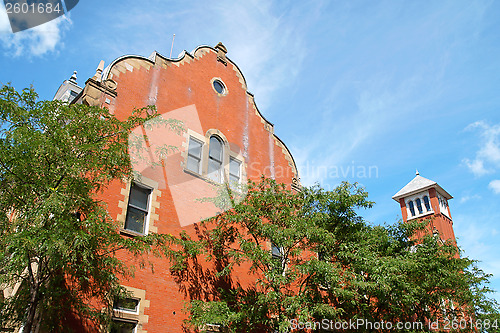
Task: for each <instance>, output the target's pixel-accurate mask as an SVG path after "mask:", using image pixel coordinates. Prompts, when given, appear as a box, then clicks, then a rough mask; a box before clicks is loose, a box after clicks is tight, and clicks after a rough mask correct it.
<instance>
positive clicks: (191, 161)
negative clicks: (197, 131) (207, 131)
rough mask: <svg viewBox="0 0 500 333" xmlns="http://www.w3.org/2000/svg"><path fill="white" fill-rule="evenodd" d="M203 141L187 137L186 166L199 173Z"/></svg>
mask: <svg viewBox="0 0 500 333" xmlns="http://www.w3.org/2000/svg"><path fill="white" fill-rule="evenodd" d="M202 147H203V143H201V142H200V141H198V140H195V139H193V138H190V139H189V148H188V157H187V166H186V168H187V169H188V170H190V171H193V172H196V173H200V167H201V152H202Z"/></svg>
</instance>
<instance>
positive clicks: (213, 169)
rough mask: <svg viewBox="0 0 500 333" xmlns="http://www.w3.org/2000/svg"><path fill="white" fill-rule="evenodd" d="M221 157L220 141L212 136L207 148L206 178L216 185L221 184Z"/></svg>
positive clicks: (221, 147)
mask: <svg viewBox="0 0 500 333" xmlns="http://www.w3.org/2000/svg"><path fill="white" fill-rule="evenodd" d="M222 156H224V155H223V146H222V141H221V139H219V138H218V137H217V136H215V135H212V136H211V137H210V143H209V146H208V178H210V179H211V180H213V181H214V182H217V183H221V182H222Z"/></svg>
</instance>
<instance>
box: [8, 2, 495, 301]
mask: <svg viewBox="0 0 500 333" xmlns="http://www.w3.org/2000/svg"><path fill="white" fill-rule="evenodd" d="M187 4H188V3H186V2H178V1H176V2H172V1H164V0H163V1H160V0H158V1H128V0H122V1H93V0H85V1H80V3H79V4H78V5H77V6H76V7H75V8H74V9H73V10H72V11H71V12H70V13H69V15H68V16H65V17H61V18H59V19H57V20H56V21H51V22H49V23H47V24H45V25H42V26H39V27H36V28H34V29H31V30H28V31H24V32H20V33H16V34H12V33H11V30H10V26H9V24H8V20H7V16H6V14H5V10H4V8H3V7H2V6H0V82H1V83H6V82H11V83H12V84H13V85H14V86H15V87H16V88H18V89H21V88H24V87H27V86H29V85H30V84H33V85H34V87H35V89H36V90H37V92H38V93H39V94H40V96H41V97H42V98H45V99H52V97H53V96H54V93H55V91H56V90H57V88H58V86H59V85H60V84H61V82H62V81H63V80H64V79H67V78H69V77H70V76H71V74H72V72H73V71H74V70H77V71H78V78H79V83H80V84H83V83H84V81H85V80H86V79H87V78H89V77H91V76H92V75H93V74H94V72H95V69H96V67H97V65H98V63H99V61H100V60H101V59H102V60H104V61H105V63H106V64H109V63H110V62H111V61H112V60H113V59H115V58H117V57H119V56H121V55H124V54H139V55H145V56H148V55H149V54H151V52H152V51H154V50H156V51H158V52H160V53H161V54H163V55H166V56H168V55H169V54H170V48H171V43H172V35H173V34H175V44H174V47H173V53H172V55H173V57H177V55H178V54H179V53H180V52H182V51H183V50H188V51H192V50H193V49H195V48H196V46H198V45H211V46H215V45H216V44H217V43H218V42H219V41H222V42H223V43H224V44H225V45H226V47H227V49H228V56H229V57H230V58H231V59H232V60H233V61H235V62H236V63H237V64H238V66H239V67H240V69H241V70H242V71H243V73H244V75H245V77H246V79H247V82H248V87H249V90H250V91H251V92H252V93H254V94H255V98H256V102H257V105H258V107H259V109H260V110H261V112H262V113H263V114H264V115H265V117H266V118H268V119H269V120H270V121H271V122H273V123H274V124H275V131H276V133H277V135H278V136H279V137H280V138H281V139H282V140H283V141H284V142H285V143H286V144H287V145H288V147H289V148H290V150H291V151H292V154H293V155H294V157H295V159H296V161H297V164H298V166H299V168H300V169H301V178H302V182H303V183H304V184H306V185H308V184H312V183H314V182H320V184H321V185H323V186H324V187H327V188H333V186H335V185H336V184H338V183H339V182H340V181H342V180H349V181H357V182H359V183H361V184H362V185H364V186H365V187H366V189H367V191H368V192H369V193H370V198H371V199H372V200H374V201H375V202H376V203H377V204H376V206H375V207H374V208H373V209H371V210H369V211H365V212H363V215H364V216H365V217H366V219H367V220H368V221H370V222H372V223H376V224H381V223H385V222H386V223H394V222H395V221H397V220H398V219H399V218H400V210H399V205H398V204H397V203H396V202H395V201H393V200H392V199H391V197H392V195H394V194H395V193H396V192H397V191H398V190H399V189H400V188H402V187H403V186H404V185H406V183H408V182H409V181H410V180H411V179H412V178H413V177H414V176H415V169H418V170H419V172H420V174H421V175H422V176H423V177H426V178H429V179H432V180H434V181H437V182H438V183H439V184H440V185H441V186H442V187H443V188H445V189H446V190H447V191H448V192H449V193H451V194H452V195H453V196H454V197H455V198H454V199H453V200H452V201H451V202H450V209H451V213H452V217H453V221H454V229H455V234H456V236H457V238H458V242H459V245H460V246H461V247H462V249H463V250H465V253H466V255H468V256H470V257H471V258H474V259H477V260H480V261H481V263H480V267H482V268H483V269H484V270H485V271H486V272H489V273H492V274H494V276H495V277H494V278H493V279H492V283H493V287H494V288H495V289H497V290H500V256H499V254H500V241H499V240H498V238H499V237H500V234H499V232H500V224H499V221H500V210H499V209H500V204H499V203H500V2H499V1H459V0H451V1H431V2H429V1H427V2H422V1H412V2H410V1H406V2H403V1H342V2H341V1H300V2H296V4H294V5H293V6H292V5H290V2H288V1H264V0H252V1H245V2H239V1H228V0H221V1H218V2H216V4H211V3H210V4H209V2H207V1H190V2H189V5H187ZM370 167H371V168H370ZM353 168H354V170H355V172H354V175H353V173H352V170H353ZM322 170H323V171H322ZM324 170H327V172H324ZM360 170H365V171H366V172H365V174H364V175H363V174H362V173H360ZM369 170H371V173H369V172H368V171H369ZM496 298H497V299H499V300H500V293H497V294H496Z"/></svg>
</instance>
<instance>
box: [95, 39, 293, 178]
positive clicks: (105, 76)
mask: <svg viewBox="0 0 500 333" xmlns="http://www.w3.org/2000/svg"><path fill="white" fill-rule="evenodd" d="M202 49H209V50H210V51H211V52H214V53H217V50H216V49H215V48H214V47H211V46H208V45H200V46H198V47H196V48H195V49H194V51H193V54H194V55H193V54H191V53H189V52H188V51H186V50H183V51H182V52H181V53H180V54H179V56H178V57H177V58H168V57H166V56H164V55H162V54H161V53H159V52H157V51H154V52H153V53H152V54H151V55H150V56H149V57H145V56H141V55H134V54H128V55H123V56H121V57H118V58H116V59H115V60H113V61H112V62H111V63H110V64H109V65H108V66H107V67H106V68H105V69H104V70H103V73H102V81H105V80H107V79H108V78H109V73H111V69H112V68H113V66H115V65H116V64H117V63H119V62H120V61H123V60H125V59H129V58H135V59H139V60H143V61H145V62H148V63H150V64H151V65H154V64H155V62H156V57H157V56H158V57H161V58H163V59H164V60H166V61H169V62H174V63H175V62H180V61H183V60H184V58H185V57H186V56H188V57H190V58H191V59H195V58H196V54H197V53H198V51H200V50H202ZM225 58H226V60H227V61H228V62H230V63H231V65H233V66H234V68H236V70H237V71H238V74H239V75H240V76H241V78H242V79H243V85H244V88H245V91H246V93H247V94H248V95H249V96H250V97H251V98H252V103H253V105H254V107H255V110H256V111H257V113H258V114H259V116H260V117H262V119H263V120H264V121H265V122H266V123H268V124H269V125H270V126H271V127H273V128H274V124H273V123H272V122H270V121H269V120H268V119H267V118H266V117H264V115H263V114H262V113H261V112H260V110H259V108H258V107H257V103H256V102H255V96H254V94H253V93H251V92H250V91H248V86H247V80H246V79H245V76H244V75H243V72H242V71H241V69H240V68H239V67H238V65H237V64H236V63H235V62H234V61H232V60H231V59H230V58H228V57H227V56H225ZM272 134H273V136H274V137H275V138H276V140H278V141H279V142H280V143H281V144H282V145H283V147H284V148H285V149H286V151H287V152H288V155H289V156H290V158H291V160H292V162H293V168H294V171H295V174H296V176H297V177H299V174H298V170H297V164H296V163H295V159H294V157H293V155H292V153H291V152H290V149H288V147H287V146H286V144H285V143H284V142H283V141H282V140H281V139H280V138H279V137H278V136H277V135H276V134H275V133H274V130H273V131H272Z"/></svg>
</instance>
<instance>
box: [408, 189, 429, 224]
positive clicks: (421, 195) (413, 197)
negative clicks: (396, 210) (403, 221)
mask: <svg viewBox="0 0 500 333" xmlns="http://www.w3.org/2000/svg"><path fill="white" fill-rule="evenodd" d="M425 196H427V197H428V198H429V206H430V210H427V207H425V201H424V197H425ZM417 199H420V205H421V207H422V213H420V212H419V210H418V207H417ZM410 201H413V209H414V211H415V215H412V214H411V210H410V205H409V203H410ZM405 206H406V213H407V216H408V218H407V220H413V219H416V218H419V217H423V216H427V215H431V214H434V211H433V209H432V204H431V198H430V195H429V191H424V192H420V193H417V194H414V195H411V196H409V197H406V198H405Z"/></svg>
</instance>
